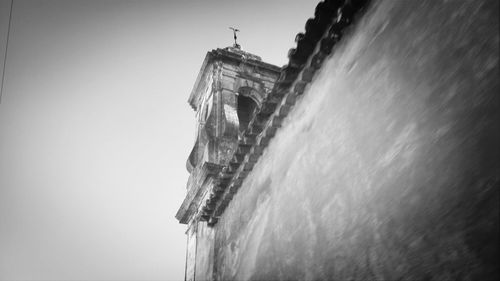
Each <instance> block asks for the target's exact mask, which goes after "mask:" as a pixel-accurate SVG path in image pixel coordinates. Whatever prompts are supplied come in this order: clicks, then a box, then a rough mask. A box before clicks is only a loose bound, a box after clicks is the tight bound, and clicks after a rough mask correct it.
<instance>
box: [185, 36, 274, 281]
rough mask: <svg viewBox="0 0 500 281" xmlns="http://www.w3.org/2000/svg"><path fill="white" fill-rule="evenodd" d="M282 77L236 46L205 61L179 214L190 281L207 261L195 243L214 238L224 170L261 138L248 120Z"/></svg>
mask: <svg viewBox="0 0 500 281" xmlns="http://www.w3.org/2000/svg"><path fill="white" fill-rule="evenodd" d="M279 74H280V68H279V67H277V66H274V65H271V64H268V63H265V62H263V61H262V60H261V58H260V57H258V56H256V55H253V54H250V53H247V52H245V51H243V50H241V49H240V48H239V46H237V45H235V46H233V47H227V48H224V49H216V50H212V51H210V52H208V53H207V55H206V57H205V60H204V61H203V64H202V67H201V70H200V72H199V74H198V77H197V79H196V82H195V85H194V87H193V90H192V92H191V95H190V96H189V100H188V102H189V104H190V105H191V107H192V108H193V109H194V111H195V112H196V139H195V143H194V146H193V149H192V151H191V153H190V155H189V157H188V160H187V162H186V168H187V170H188V171H189V172H190V176H189V180H188V183H187V195H186V198H185V199H184V202H183V203H182V205H181V207H180V209H179V211H178V212H177V214H176V218H177V219H178V220H179V222H180V223H183V224H188V231H187V234H188V257H187V262H186V280H191V278H194V264H195V263H196V265H197V270H196V272H197V275H198V273H201V272H203V271H204V270H202V269H201V268H200V266H201V265H203V264H204V263H203V262H199V260H200V259H203V258H206V257H200V255H199V254H198V256H196V245H197V244H198V245H200V243H203V241H205V243H209V242H210V241H211V240H212V237H211V233H210V229H209V228H207V224H213V223H215V222H216V219H217V218H216V217H215V216H213V215H212V216H209V215H208V213H210V212H211V211H213V210H212V209H211V207H215V206H212V205H210V204H207V202H208V201H209V199H211V200H212V201H214V200H213V199H217V198H216V197H217V196H218V195H219V193H217V190H215V189H216V186H217V185H218V184H220V181H221V180H222V181H224V178H223V177H224V176H223V175H226V174H227V175H230V173H223V172H227V171H223V168H224V167H226V169H227V167H234V168H236V167H237V166H238V165H239V163H241V159H237V158H238V155H240V154H238V153H237V152H238V151H237V150H238V149H241V148H240V145H244V144H245V143H247V144H249V145H250V142H251V141H252V138H254V137H255V136H256V135H255V134H253V132H250V131H249V130H247V128H248V125H249V122H250V121H251V119H252V117H253V116H254V112H255V111H256V110H258V109H260V108H261V107H262V105H263V101H264V99H265V97H266V96H267V95H268V94H269V93H270V92H271V89H272V88H273V86H274V83H275V81H276V79H277V78H278V76H279ZM228 180H229V179H228ZM215 201H216V200H215ZM212 243H213V242H212ZM197 261H198V262H197ZM205 274H206V272H205Z"/></svg>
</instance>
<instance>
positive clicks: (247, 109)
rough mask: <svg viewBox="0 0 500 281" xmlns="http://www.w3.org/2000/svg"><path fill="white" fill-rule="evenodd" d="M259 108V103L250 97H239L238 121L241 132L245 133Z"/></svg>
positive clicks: (240, 95)
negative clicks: (256, 109)
mask: <svg viewBox="0 0 500 281" xmlns="http://www.w3.org/2000/svg"><path fill="white" fill-rule="evenodd" d="M256 107H257V103H256V102H255V101H254V100H253V99H252V98H249V97H246V96H244V95H242V94H239V95H238V99H237V112H238V120H239V121H240V122H239V123H240V126H239V128H240V132H243V131H244V130H245V129H246V128H247V127H248V123H250V120H252V117H253V112H254V110H255V108H256Z"/></svg>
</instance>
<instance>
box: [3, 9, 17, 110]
mask: <svg viewBox="0 0 500 281" xmlns="http://www.w3.org/2000/svg"><path fill="white" fill-rule="evenodd" d="M13 6H14V0H11V1H10V12H9V25H8V26H7V40H6V41H7V42H6V43H5V54H4V57H3V70H2V88H1V89H0V104H1V103H2V94H3V84H4V82H5V67H6V65H7V50H8V48H9V37H10V24H11V23H12V7H13Z"/></svg>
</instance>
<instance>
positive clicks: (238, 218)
mask: <svg viewBox="0 0 500 281" xmlns="http://www.w3.org/2000/svg"><path fill="white" fill-rule="evenodd" d="M498 8H499V7H498V1H435V0H432V1H431V0H428V1H383V2H381V1H374V3H372V6H371V8H370V9H369V10H368V11H367V12H366V14H365V15H364V16H363V17H362V18H361V20H360V21H359V22H358V23H357V24H356V25H355V26H354V27H353V29H352V30H350V32H349V35H347V36H346V37H344V38H343V39H342V42H341V43H339V45H337V47H336V48H335V50H334V53H333V55H332V56H331V57H330V58H329V59H328V60H327V61H326V62H325V64H324V65H323V67H322V70H321V71H320V73H319V74H318V75H317V76H316V78H315V80H314V81H313V83H312V84H311V85H310V86H309V88H308V89H307V90H306V92H305V94H304V96H303V97H302V98H301V99H300V100H299V101H298V102H297V104H296V106H295V108H294V109H293V111H292V112H290V114H289V115H288V117H287V119H285V121H284V123H283V126H282V128H281V129H280V130H278V132H277V134H276V136H275V138H274V139H273V140H272V141H271V143H270V144H269V146H268V148H267V149H266V151H265V152H264V154H263V155H262V157H261V158H260V160H259V162H258V163H257V164H256V165H255V167H254V169H253V171H252V172H251V173H250V174H249V176H248V177H247V178H246V179H245V182H244V183H243V185H242V187H241V188H240V190H239V191H238V193H237V194H236V195H235V197H234V198H233V200H232V202H231V203H230V205H229V206H228V208H227V209H226V211H225V213H224V214H223V216H222V217H221V219H220V220H219V222H218V223H217V224H216V225H215V227H214V231H215V242H214V243H215V244H214V245H213V246H214V251H215V252H214V256H213V257H214V261H213V262H214V264H213V271H214V272H213V274H214V277H215V278H216V279H218V280H327V279H335V280H352V279H355V280H360V279H371V280H374V279H380V280H382V279H383V280H397V279H411V280H415V279H427V280H450V279H451V280H456V279H465V280H473V279H474V280H487V279H496V278H498V274H499V271H498V265H497V261H498V258H499V254H498V235H499V225H498V219H499V218H498V212H499V211H498V203H499V201H498V199H499V182H500V180H499V175H500V166H499V149H498V144H499V143H500V136H499V134H500V126H499V125H500V118H499V111H500V107H499V97H498V93H499V84H498V52H499V49H498V46H499V35H498V30H499V26H498V18H499V15H498Z"/></svg>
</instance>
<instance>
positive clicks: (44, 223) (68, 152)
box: [0, 0, 317, 280]
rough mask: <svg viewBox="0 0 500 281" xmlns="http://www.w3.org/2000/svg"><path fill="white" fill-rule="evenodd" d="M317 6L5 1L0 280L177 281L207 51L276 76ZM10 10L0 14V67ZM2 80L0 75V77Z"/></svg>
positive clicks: (305, 2)
mask: <svg viewBox="0 0 500 281" xmlns="http://www.w3.org/2000/svg"><path fill="white" fill-rule="evenodd" d="M316 4H317V1H313V0H296V1H288V0H287V1H284V0H283V1H88V0H87V1H83V0H81V1H77V0H72V1H52V0H43V1H38V0H37V1H27V0H14V8H13V15H12V16H13V17H12V26H11V33H10V42H9V47H8V57H7V61H6V72H5V83H4V85H3V87H4V91H3V96H2V100H1V104H0V280H183V278H184V263H185V246H186V245H185V244H186V237H185V234H184V232H185V230H186V226H185V225H180V224H179V223H178V222H177V220H176V219H175V218H174V215H175V213H176V212H177V209H178V208H179V206H180V204H181V203H182V200H183V199H184V195H185V192H186V182H187V178H188V173H187V171H186V170H185V161H186V159H187V156H188V154H189V152H190V150H191V148H192V145H193V143H194V128H195V119H194V112H193V111H192V110H191V108H190V107H189V105H188V104H187V98H188V96H189V93H190V91H191V88H192V86H193V84H194V81H195V78H196V75H197V74H198V71H199V69H200V66H201V63H202V61H203V59H204V57H205V54H206V52H207V51H209V50H211V49H214V48H218V47H226V46H229V45H231V44H232V33H231V31H230V30H229V29H228V27H229V26H236V27H238V28H239V29H240V30H241V33H240V40H239V41H240V42H239V43H240V44H241V45H242V48H243V49H244V50H246V51H249V52H252V53H254V54H257V55H259V56H261V57H262V58H263V60H264V61H266V62H269V63H273V64H276V65H278V66H282V65H283V64H284V63H285V62H286V54H287V51H288V49H289V48H291V47H293V46H294V42H293V40H294V37H295V34H296V33H297V32H300V31H303V27H304V23H305V22H306V20H307V19H308V18H309V17H311V16H313V14H314V7H315V6H316ZM9 8H10V0H0V55H1V56H0V66H1V65H3V55H4V52H5V45H6V44H5V43H6V35H7V23H8V14H9ZM0 73H1V70H0Z"/></svg>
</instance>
